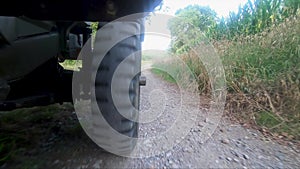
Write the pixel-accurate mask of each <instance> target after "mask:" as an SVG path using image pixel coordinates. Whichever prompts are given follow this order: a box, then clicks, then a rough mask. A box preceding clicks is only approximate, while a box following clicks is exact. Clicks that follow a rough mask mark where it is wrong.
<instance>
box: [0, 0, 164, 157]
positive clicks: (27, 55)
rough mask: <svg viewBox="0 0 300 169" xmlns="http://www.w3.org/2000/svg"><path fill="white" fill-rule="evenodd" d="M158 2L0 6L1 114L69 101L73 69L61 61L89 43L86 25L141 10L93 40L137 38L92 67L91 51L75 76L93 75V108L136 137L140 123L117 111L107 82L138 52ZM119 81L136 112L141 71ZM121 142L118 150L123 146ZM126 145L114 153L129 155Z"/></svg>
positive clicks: (61, 0)
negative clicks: (127, 33) (128, 33)
mask: <svg viewBox="0 0 300 169" xmlns="http://www.w3.org/2000/svg"><path fill="white" fill-rule="evenodd" d="M160 4H161V0H126V1H125V0H26V1H19V0H10V1H7V2H6V3H5V5H4V4H3V5H1V6H0V111H8V110H13V109H17V108H23V107H33V106H41V105H49V104H53V103H63V102H73V101H74V100H73V98H72V76H73V74H74V71H71V70H65V69H64V68H63V67H62V66H61V65H60V64H59V63H60V62H63V61H64V60H66V59H70V60H76V59H78V55H79V53H80V51H81V49H82V48H83V46H85V45H87V43H91V41H90V40H89V39H90V37H91V33H92V29H91V26H90V23H91V22H98V23H99V24H98V29H99V28H101V27H102V26H103V25H105V24H106V23H108V22H111V21H114V20H116V19H118V18H121V17H124V16H127V15H131V14H136V13H142V12H143V13H144V14H141V15H136V16H135V17H133V18H132V17H131V18H129V19H127V20H123V21H122V22H121V23H118V22H116V23H115V24H112V28H113V30H114V31H115V32H114V31H112V30H109V31H108V32H107V33H106V35H107V36H108V38H107V37H104V38H103V37H97V36H96V39H95V41H101V42H103V41H104V43H106V41H105V39H109V36H110V35H112V34H117V33H120V32H122V31H124V29H132V30H134V31H138V32H140V34H139V35H132V36H131V37H128V38H126V39H124V40H122V41H120V42H118V43H117V44H116V45H115V46H114V47H113V48H111V49H110V51H109V52H107V53H106V54H105V57H104V59H103V63H101V64H100V66H99V67H96V68H95V67H93V64H92V63H91V62H92V61H93V58H92V57H94V55H93V50H92V49H91V48H90V53H91V54H90V57H91V58H89V59H86V60H83V61H82V67H81V69H80V70H79V71H77V72H76V73H85V74H86V75H87V77H85V78H86V80H90V74H91V73H90V71H91V70H96V71H97V75H96V82H95V93H96V100H97V105H98V107H99V109H101V110H103V111H102V114H103V115H104V117H105V118H106V120H107V121H108V122H109V124H110V125H111V126H112V127H113V128H114V129H115V130H117V131H118V132H120V133H122V134H124V135H126V136H129V137H137V130H138V123H137V122H135V121H132V120H128V119H125V118H124V117H123V116H122V115H120V114H119V113H118V111H117V109H116V107H115V105H114V103H113V101H112V95H113V93H112V92H114V91H111V87H110V86H109V84H110V83H111V82H112V74H113V72H114V71H115V70H116V69H117V67H118V65H119V64H120V63H121V62H122V61H123V60H125V59H126V57H127V56H129V55H131V54H132V53H135V52H137V51H140V50H141V42H142V40H143V31H144V29H143V17H145V16H146V15H147V13H148V12H152V11H153V10H154V9H155V8H156V7H158V6H159V5H160ZM145 13H146V14H145ZM122 25H127V26H124V27H123V26H122ZM125 31H128V30H125ZM103 39H104V40H103ZM88 46H91V45H90V44H88ZM133 60H134V62H131V63H128V65H127V66H128V67H132V68H133V69H135V71H138V72H140V70H141V67H140V66H141V55H140V54H139V55H137V56H136V57H135V58H134V59H133ZM122 78H123V79H124V80H123V81H120V83H124V85H125V86H126V85H128V86H130V87H129V89H128V91H127V92H125V94H120V95H121V96H122V97H123V98H130V99H131V100H130V102H131V103H130V106H132V105H133V106H134V107H135V108H136V109H138V107H139V87H140V84H143V83H144V82H141V80H140V73H138V74H132V75H130V76H128V77H127V76H124V77H122ZM127 82H128V84H126V83H127ZM90 88H91V87H90V86H83V87H82V88H81V89H78V90H81V91H82V93H83V95H84V96H88V95H90ZM120 88H121V86H120ZM73 90H74V89H73ZM75 90H77V89H75ZM103 98H105V99H103ZM128 106H129V105H128ZM128 106H127V107H128ZM126 111H128V113H131V114H132V112H134V114H137V113H138V112H135V110H133V109H128V110H126ZM136 117H138V116H136ZM95 126H97V125H95ZM103 130H105V129H100V128H99V129H98V130H97V132H98V133H100V134H98V135H101V133H102V132H101V131H103ZM99 131H100V132H99ZM104 137H106V136H104ZM123 143H124V142H123ZM123 143H122V145H121V144H120V146H122V147H123V148H124V145H123ZM125 145H126V146H125V147H127V148H125V149H124V150H123V149H122V148H118V147H112V149H118V150H120V151H121V150H122V152H123V151H125V152H128V151H129V152H130V151H131V150H132V147H134V145H135V143H132V141H130V142H128V143H126V144H125ZM114 146H115V145H114ZM128 147H129V148H128ZM106 149H110V147H108V148H106Z"/></svg>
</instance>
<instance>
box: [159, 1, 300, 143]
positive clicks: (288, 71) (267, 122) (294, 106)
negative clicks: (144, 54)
mask: <svg viewBox="0 0 300 169" xmlns="http://www.w3.org/2000/svg"><path fill="white" fill-rule="evenodd" d="M299 5H300V1H299V0H254V1H248V3H246V4H245V5H244V6H241V7H240V8H239V11H238V12H237V13H230V15H229V17H228V18H221V19H220V18H216V17H215V14H214V12H211V10H208V9H207V7H197V6H190V7H187V8H185V9H182V10H180V11H178V12H177V16H178V18H176V19H172V20H171V21H170V23H169V27H170V30H171V33H172V47H171V51H172V52H173V53H175V54H178V55H180V57H181V59H182V60H183V61H184V62H185V63H186V64H187V65H188V66H189V68H190V69H191V70H192V72H193V73H194V75H195V77H197V78H198V84H199V90H200V91H201V92H202V93H203V94H210V92H211V85H210V81H211V79H210V78H209V76H208V74H207V72H206V70H205V68H204V66H203V63H202V62H201V61H200V60H199V58H198V57H197V56H196V55H195V53H194V52H193V51H190V49H191V48H195V47H197V46H200V45H201V44H203V41H204V42H205V43H210V44H211V45H212V46H213V47H214V48H215V49H216V52H217V53H218V54H219V55H220V57H221V60H222V62H223V66H224V68H225V74H226V83H227V87H228V92H229V93H228V96H227V103H226V112H227V115H228V116H231V117H233V118H234V119H236V120H238V121H239V122H241V123H250V124H252V125H256V126H259V127H262V128H267V129H269V131H271V132H272V133H273V134H274V133H275V135H281V136H282V135H283V136H284V138H286V139H293V140H298V141H299V140H300V135H299V133H300V64H299V63H300V45H299V44H300V37H299V35H300V19H299V17H300V10H299ZM195 11H196V12H195ZM206 11H210V12H206ZM193 14H195V17H191V16H193ZM207 15H209V16H210V17H208V19H207V20H206V21H207V22H204V21H205V20H203V18H205V16H207ZM188 18H189V19H188ZM212 18H213V20H214V21H213V20H212ZM176 23H180V24H176ZM200 23H202V24H206V25H201V24H200ZM199 24H200V25H199ZM193 27H194V29H193ZM195 28H196V29H195ZM195 30H197V31H198V30H201V31H202V32H203V35H201V36H199V37H196V38H191V37H192V36H195ZM180 31H181V32H180ZM160 64H162V63H160ZM164 64H165V65H166V66H168V67H173V68H172V69H176V68H175V67H178V65H176V64H172V61H170V62H168V63H164ZM169 69H171V68H169ZM178 74H180V71H178ZM179 77H180V76H179Z"/></svg>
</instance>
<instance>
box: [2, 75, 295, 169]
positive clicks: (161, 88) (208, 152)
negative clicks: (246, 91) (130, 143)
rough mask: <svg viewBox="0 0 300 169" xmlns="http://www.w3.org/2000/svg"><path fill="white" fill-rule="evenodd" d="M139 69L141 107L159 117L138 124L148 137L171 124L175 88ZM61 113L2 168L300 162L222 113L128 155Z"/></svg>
mask: <svg viewBox="0 0 300 169" xmlns="http://www.w3.org/2000/svg"><path fill="white" fill-rule="evenodd" d="M144 74H145V75H146V77H147V86H146V87H142V90H141V111H142V112H141V113H151V112H152V113H153V114H157V113H158V112H159V113H160V118H159V119H156V120H155V121H153V122H151V123H148V124H142V125H141V126H140V132H139V136H140V137H151V136H156V135H159V134H161V133H162V132H164V131H165V130H167V129H168V127H169V126H170V125H172V123H173V121H174V119H175V117H173V116H174V113H173V112H174V111H176V110H177V109H178V107H177V106H178V105H179V103H180V93H179V92H178V87H177V86H176V85H175V84H170V83H168V82H165V81H163V80H162V79H160V77H157V76H156V75H153V74H152V73H151V72H150V71H145V72H144ZM162 107H165V108H163V109H162ZM200 109H201V112H203V111H206V109H204V108H200ZM141 115H142V114H141ZM62 116H63V117H68V118H62V119H60V121H55V122H53V123H57V125H60V126H61V127H58V129H56V130H54V131H53V132H52V133H50V135H48V136H45V138H47V139H45V140H41V141H40V142H39V143H38V144H36V146H35V147H32V149H31V151H27V153H24V154H23V155H18V158H17V159H15V160H13V161H11V162H10V163H7V164H4V165H3V166H2V168H51V169H54V168H63V169H81V168H82V169H84V168H91V169H92V168H95V169H97V168H300V155H299V154H300V153H299V150H297V149H295V148H293V146H292V145H291V146H289V147H285V146H282V145H279V144H277V143H274V142H272V141H270V140H269V139H267V138H264V137H263V136H262V134H260V133H259V132H258V131H255V130H249V129H244V128H243V127H242V126H240V125H235V124H232V123H231V122H229V121H227V120H225V119H223V120H221V122H220V123H218V122H217V121H211V120H210V119H205V120H203V121H201V122H199V123H198V124H197V125H196V126H194V128H192V129H190V131H189V133H188V135H187V136H186V137H185V138H183V140H182V141H181V142H180V141H179V143H178V144H177V145H175V146H174V147H173V148H172V149H171V150H169V151H167V152H165V153H162V154H158V155H156V156H153V157H146V158H135V159H132V158H124V157H118V156H115V155H112V154H109V153H105V152H103V151H102V150H101V149H99V148H98V147H97V146H96V145H95V144H94V143H93V142H92V141H90V140H89V138H88V137H87V136H86V135H85V133H84V132H83V131H82V130H81V128H80V126H79V124H78V122H77V119H76V115H75V113H73V112H71V111H69V112H65V113H63V115H62ZM142 116H143V115H142ZM206 123H210V124H214V123H218V127H217V129H216V130H215V132H214V133H213V134H212V136H211V137H210V138H209V139H208V140H206V141H203V139H201V137H202V135H203V132H205V131H203V130H202V128H203V125H205V124H206ZM65 125H69V126H73V129H74V131H73V132H69V131H68V132H67V131H66V130H65V127H64V126H65ZM74 126H75V127H74ZM70 133H71V134H70ZM152 146H153V147H154V145H150V149H151V147H152Z"/></svg>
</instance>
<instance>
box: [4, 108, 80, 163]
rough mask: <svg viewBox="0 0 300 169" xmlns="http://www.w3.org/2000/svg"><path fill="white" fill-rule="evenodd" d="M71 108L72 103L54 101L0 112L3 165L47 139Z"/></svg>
mask: <svg viewBox="0 0 300 169" xmlns="http://www.w3.org/2000/svg"><path fill="white" fill-rule="evenodd" d="M70 111H73V106H72V105H70V104H63V105H57V104H54V105H50V106H41V107H32V108H22V109H16V110H13V111H7V112H0V131H1V132H0V166H1V165H3V164H4V163H6V162H7V161H10V160H13V159H15V157H17V156H18V155H19V154H24V153H26V152H27V151H29V150H31V149H32V148H33V147H36V146H37V145H38V144H39V143H40V142H41V140H44V141H45V139H47V138H46V137H49V136H50V135H51V133H53V132H54V130H55V128H56V127H57V123H59V120H62V118H63V117H64V116H65V115H64V112H70ZM68 130H70V132H72V130H73V129H72V127H71V128H70V129H68ZM74 131H77V130H74Z"/></svg>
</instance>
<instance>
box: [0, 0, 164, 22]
mask: <svg viewBox="0 0 300 169" xmlns="http://www.w3.org/2000/svg"><path fill="white" fill-rule="evenodd" d="M112 2H113V3H114V5H113V8H114V9H111V10H115V15H114V16H112V15H110V14H109V13H108V12H107V8H108V6H109V4H107V0H25V1H20V0H10V1H6V3H5V5H1V6H0V16H17V17H19V16H26V17H29V18H32V19H40V20H67V21H111V20H113V19H116V18H119V17H122V16H126V15H130V14H133V13H141V12H151V11H153V9H154V8H155V7H156V6H158V5H159V4H160V3H161V0H114V1H112Z"/></svg>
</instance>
